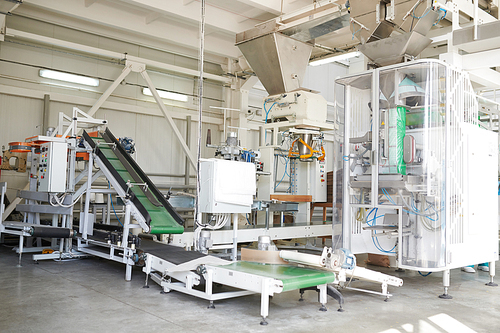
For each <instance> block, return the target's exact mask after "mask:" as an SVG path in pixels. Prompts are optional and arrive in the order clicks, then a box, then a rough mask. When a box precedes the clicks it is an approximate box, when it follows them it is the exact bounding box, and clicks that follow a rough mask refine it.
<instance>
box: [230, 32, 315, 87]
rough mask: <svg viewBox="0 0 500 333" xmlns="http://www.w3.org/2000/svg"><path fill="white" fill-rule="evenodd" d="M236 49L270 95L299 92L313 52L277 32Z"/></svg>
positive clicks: (307, 45)
mask: <svg viewBox="0 0 500 333" xmlns="http://www.w3.org/2000/svg"><path fill="white" fill-rule="evenodd" d="M237 46H238V47H239V49H240V51H241V52H242V53H243V55H244V56H245V59H246V60H247V61H248V64H249V65H250V66H251V67H252V69H253V71H254V72H255V74H256V75H257V76H258V77H259V80H260V82H261V83H262V84H263V85H264V87H265V88H266V90H267V92H268V93H269V94H270V95H277V94H282V93H285V92H289V91H293V90H296V89H299V88H300V85H301V83H302V80H303V78H304V75H305V72H306V68H307V64H308V63H309V57H310V56H311V51H312V48H313V46H312V45H311V44H308V43H304V42H301V41H298V40H295V39H293V38H290V37H288V36H285V35H283V34H281V33H277V32H274V33H271V34H267V35H264V36H261V37H257V38H254V39H250V40H248V41H245V42H242V43H239V44H237Z"/></svg>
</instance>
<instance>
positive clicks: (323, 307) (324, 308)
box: [319, 304, 328, 312]
mask: <svg viewBox="0 0 500 333" xmlns="http://www.w3.org/2000/svg"><path fill="white" fill-rule="evenodd" d="M319 311H322V312H326V311H328V309H327V308H326V306H325V305H324V304H321V307H320V308H319Z"/></svg>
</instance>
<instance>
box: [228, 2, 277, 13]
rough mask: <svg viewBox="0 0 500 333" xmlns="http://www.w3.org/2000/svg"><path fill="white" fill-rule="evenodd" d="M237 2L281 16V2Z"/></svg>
mask: <svg viewBox="0 0 500 333" xmlns="http://www.w3.org/2000/svg"><path fill="white" fill-rule="evenodd" d="M237 1H238V2H241V3H244V4H246V5H249V6H252V7H255V8H258V9H261V10H264V11H266V12H268V13H271V14H274V15H281V0H237Z"/></svg>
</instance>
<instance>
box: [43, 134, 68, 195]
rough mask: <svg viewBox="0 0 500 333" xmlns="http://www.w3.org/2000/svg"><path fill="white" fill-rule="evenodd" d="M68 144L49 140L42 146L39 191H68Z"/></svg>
mask: <svg viewBox="0 0 500 333" xmlns="http://www.w3.org/2000/svg"><path fill="white" fill-rule="evenodd" d="M67 160H68V145H67V144H66V142H47V143H44V144H42V145H41V147H40V164H39V168H38V177H39V178H38V179H39V182H40V184H39V186H38V191H39V192H50V193H60V192H65V191H66V165H67V164H68V163H67Z"/></svg>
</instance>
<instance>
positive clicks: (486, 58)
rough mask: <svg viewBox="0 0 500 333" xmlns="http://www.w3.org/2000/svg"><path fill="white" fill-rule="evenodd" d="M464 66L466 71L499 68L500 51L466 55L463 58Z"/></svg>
mask: <svg viewBox="0 0 500 333" xmlns="http://www.w3.org/2000/svg"><path fill="white" fill-rule="evenodd" d="M462 66H463V68H464V69H465V70H475V69H481V68H491V67H498V66H500V49H495V50H489V51H484V52H477V53H471V54H465V55H463V56H462ZM499 83H500V82H499Z"/></svg>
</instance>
